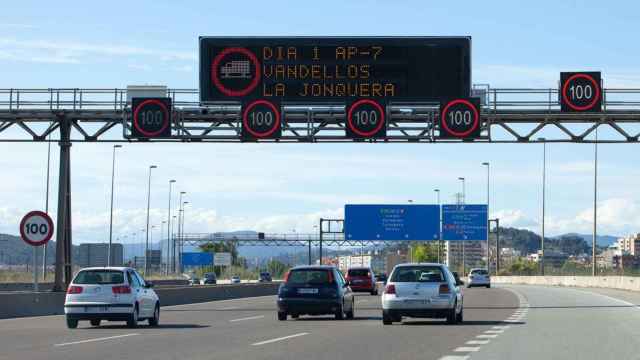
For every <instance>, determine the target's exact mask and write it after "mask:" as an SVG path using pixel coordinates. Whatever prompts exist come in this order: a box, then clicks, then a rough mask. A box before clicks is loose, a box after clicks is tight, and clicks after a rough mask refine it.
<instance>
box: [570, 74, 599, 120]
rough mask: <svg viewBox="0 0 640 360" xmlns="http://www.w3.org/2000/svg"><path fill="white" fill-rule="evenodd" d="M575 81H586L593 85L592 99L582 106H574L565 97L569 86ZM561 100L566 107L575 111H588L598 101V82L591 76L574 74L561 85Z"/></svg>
mask: <svg viewBox="0 0 640 360" xmlns="http://www.w3.org/2000/svg"><path fill="white" fill-rule="evenodd" d="M576 79H586V80H587V81H589V82H590V83H591V84H592V85H593V88H594V89H595V96H594V97H593V99H592V100H591V101H590V102H589V103H588V104H586V105H583V106H579V105H576V104H574V103H573V102H571V100H569V97H568V96H567V89H568V88H569V84H571V82H572V81H573V80H576ZM562 99H563V100H564V103H565V104H567V106H568V107H570V108H571V109H573V110H575V111H586V110H590V109H591V108H592V107H593V106H594V105H595V104H596V103H597V102H598V100H599V99H600V84H598V82H597V81H596V80H595V79H594V78H593V77H592V76H591V75H588V74H574V75H573V76H571V77H569V78H568V79H567V81H565V82H564V84H563V85H562Z"/></svg>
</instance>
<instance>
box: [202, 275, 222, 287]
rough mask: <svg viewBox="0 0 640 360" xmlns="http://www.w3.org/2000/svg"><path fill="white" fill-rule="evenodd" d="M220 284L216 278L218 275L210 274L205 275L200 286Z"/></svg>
mask: <svg viewBox="0 0 640 360" xmlns="http://www.w3.org/2000/svg"><path fill="white" fill-rule="evenodd" d="M217 282H218V278H217V277H216V273H213V272H208V273H205V274H204V276H203V277H202V279H200V285H215V284H216V283H217Z"/></svg>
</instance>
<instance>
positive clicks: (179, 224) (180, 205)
mask: <svg viewBox="0 0 640 360" xmlns="http://www.w3.org/2000/svg"><path fill="white" fill-rule="evenodd" d="M186 194H187V192H186V191H180V194H179V195H180V196H179V199H178V230H177V236H176V238H177V239H178V244H177V245H176V244H175V243H174V244H173V252H174V255H176V248H177V255H178V266H177V268H178V269H182V259H181V258H180V247H181V245H182V238H181V237H180V234H181V230H182V196H183V195H186ZM174 241H175V239H174ZM174 271H175V269H174Z"/></svg>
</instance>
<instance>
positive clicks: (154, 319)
mask: <svg viewBox="0 0 640 360" xmlns="http://www.w3.org/2000/svg"><path fill="white" fill-rule="evenodd" d="M159 323H160V304H156V308H155V310H153V317H151V318H149V326H158V324H159Z"/></svg>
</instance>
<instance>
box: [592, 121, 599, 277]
mask: <svg viewBox="0 0 640 360" xmlns="http://www.w3.org/2000/svg"><path fill="white" fill-rule="evenodd" d="M593 152H594V154H593V155H594V160H595V163H594V169H593V239H592V241H591V275H592V276H596V237H597V235H598V128H597V127H596V142H595V143H594V148H593Z"/></svg>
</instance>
